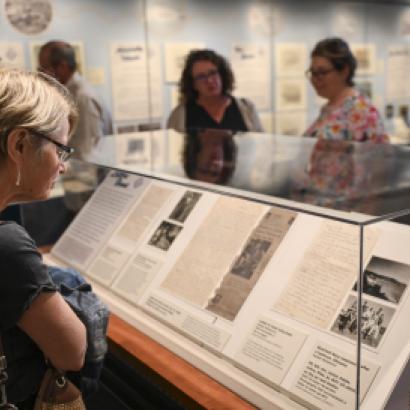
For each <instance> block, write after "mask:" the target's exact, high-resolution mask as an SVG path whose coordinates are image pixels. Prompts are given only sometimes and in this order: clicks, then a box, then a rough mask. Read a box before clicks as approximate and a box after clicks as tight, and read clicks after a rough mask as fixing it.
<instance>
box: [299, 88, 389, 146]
mask: <svg viewBox="0 0 410 410" xmlns="http://www.w3.org/2000/svg"><path fill="white" fill-rule="evenodd" d="M304 135H305V136H309V137H317V138H321V139H327V140H344V141H360V142H363V141H373V142H378V143H379V142H388V136H387V134H386V132H385V130H384V126H383V122H382V120H381V118H380V115H379V113H378V111H377V109H376V107H374V106H373V105H372V104H371V103H370V101H369V100H368V99H367V98H366V97H365V96H363V95H361V94H360V93H359V92H358V91H355V92H354V94H353V95H351V96H349V97H347V98H346V99H345V101H344V102H343V104H342V105H341V106H340V107H337V108H330V107H328V106H327V105H325V106H324V107H323V108H322V110H321V112H320V115H319V117H318V118H317V120H316V121H315V122H314V123H313V124H312V125H311V126H310V127H309V128H308V129H307V131H306V132H305V134H304Z"/></svg>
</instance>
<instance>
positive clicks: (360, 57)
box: [351, 43, 376, 75]
mask: <svg viewBox="0 0 410 410" xmlns="http://www.w3.org/2000/svg"><path fill="white" fill-rule="evenodd" d="M351 49H352V53H353V54H354V56H355V57H356V60H357V70H356V74H358V75H372V74H376V45H375V44H368V43H353V44H351Z"/></svg>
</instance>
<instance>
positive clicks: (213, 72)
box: [194, 70, 219, 83]
mask: <svg viewBox="0 0 410 410" xmlns="http://www.w3.org/2000/svg"><path fill="white" fill-rule="evenodd" d="M218 74H219V71H218V70H210V71H208V72H207V73H203V74H198V75H196V76H195V77H194V81H195V82H197V83H205V82H206V81H207V80H208V79H209V78H214V77H215V76H217V75H218Z"/></svg>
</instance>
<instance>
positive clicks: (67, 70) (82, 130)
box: [39, 41, 112, 160]
mask: <svg viewBox="0 0 410 410" xmlns="http://www.w3.org/2000/svg"><path fill="white" fill-rule="evenodd" d="M39 70H41V71H43V72H45V73H47V74H50V75H52V76H53V77H55V78H56V79H57V80H58V81H59V82H60V83H62V84H64V85H65V86H66V87H67V88H68V90H69V91H70V92H71V94H72V95H73V97H74V99H75V101H76V103H77V107H78V111H79V121H78V126H77V129H76V131H75V133H74V134H73V136H72V137H71V140H70V146H72V147H73V148H75V154H74V155H75V156H76V157H77V158H79V159H82V160H85V159H87V157H88V155H89V154H90V152H91V151H92V149H93V148H94V146H95V145H96V144H97V143H98V141H99V140H100V138H101V137H102V136H103V135H108V134H112V121H111V115H110V113H109V112H108V110H107V109H106V108H105V106H104V105H103V104H102V102H101V100H100V99H99V98H98V97H97V95H96V93H95V92H94V90H93V89H92V87H91V86H90V85H89V84H88V83H87V82H86V80H85V79H84V78H83V77H82V76H81V75H80V73H79V72H78V71H77V61H76V57H75V52H74V49H73V47H72V46H71V45H70V44H68V43H66V42H64V41H49V42H48V43H46V44H44V45H43V46H42V47H41V49H40V53H39Z"/></svg>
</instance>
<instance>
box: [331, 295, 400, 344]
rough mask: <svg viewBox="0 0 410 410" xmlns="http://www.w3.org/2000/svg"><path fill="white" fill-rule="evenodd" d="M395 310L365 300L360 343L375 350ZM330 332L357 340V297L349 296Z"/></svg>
mask: <svg viewBox="0 0 410 410" xmlns="http://www.w3.org/2000/svg"><path fill="white" fill-rule="evenodd" d="M394 312H395V309H393V308H391V307H389V306H385V305H382V304H379V303H377V302H373V301H370V300H368V299H365V300H364V301H363V310H362V322H361V333H362V342H363V343H364V344H366V345H368V346H370V347H373V348H377V347H378V346H379V343H380V341H381V339H382V338H383V335H384V334H385V333H386V331H387V328H388V326H389V324H390V322H391V320H392V317H393V315H394ZM331 331H332V332H335V333H338V334H340V335H343V336H346V337H348V338H349V339H352V340H356V338H357V297H356V296H354V295H349V297H348V299H347V301H346V303H345V305H344V306H343V308H342V309H341V311H340V312H339V314H338V316H337V318H336V320H335V322H334V324H333V325H332V328H331Z"/></svg>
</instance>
